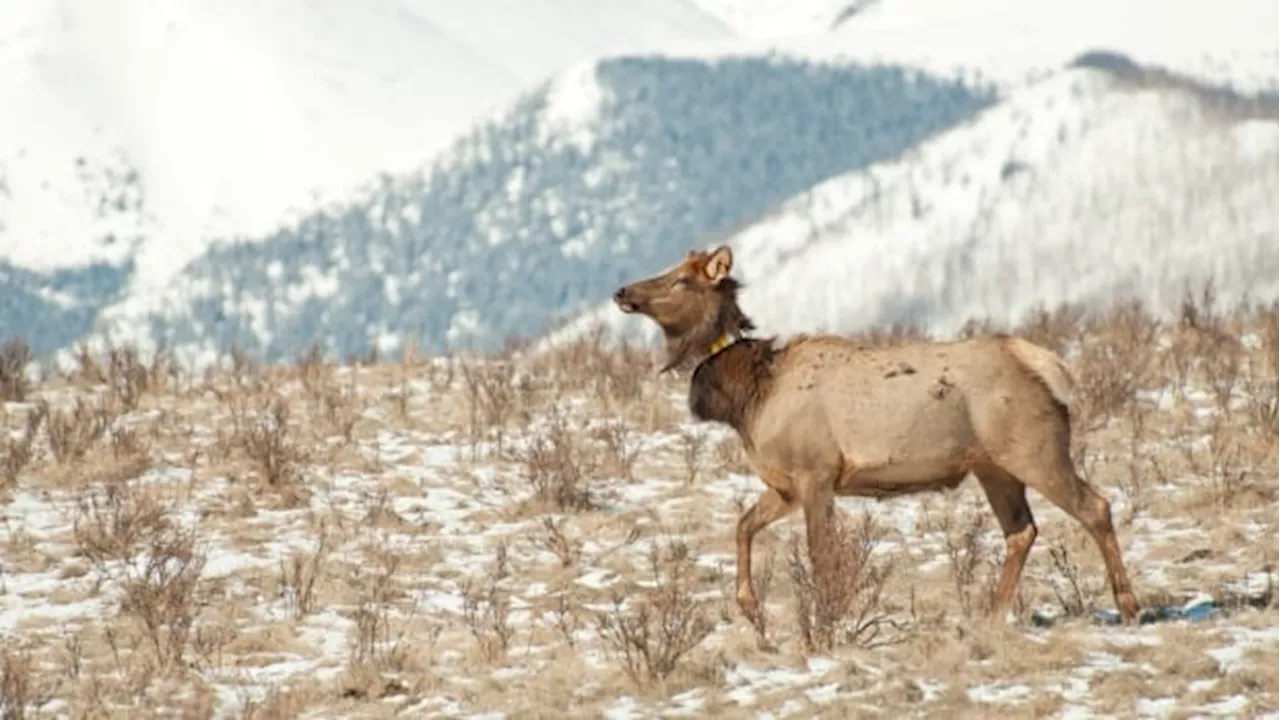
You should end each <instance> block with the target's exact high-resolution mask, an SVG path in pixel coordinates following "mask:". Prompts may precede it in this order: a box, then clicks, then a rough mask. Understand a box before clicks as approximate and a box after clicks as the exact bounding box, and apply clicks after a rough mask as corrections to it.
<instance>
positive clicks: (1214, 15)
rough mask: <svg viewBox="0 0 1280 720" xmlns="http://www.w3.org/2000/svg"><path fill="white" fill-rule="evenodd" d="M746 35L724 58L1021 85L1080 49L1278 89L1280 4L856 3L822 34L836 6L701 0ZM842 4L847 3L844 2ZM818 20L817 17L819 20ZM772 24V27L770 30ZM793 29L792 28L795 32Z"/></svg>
mask: <svg viewBox="0 0 1280 720" xmlns="http://www.w3.org/2000/svg"><path fill="white" fill-rule="evenodd" d="M701 2H702V4H703V6H704V7H708V8H712V7H719V8H721V10H720V11H719V12H721V13H723V15H722V16H723V17H726V18H733V20H732V21H730V24H732V25H735V26H738V27H750V28H752V29H751V30H749V31H745V32H744V34H747V35H749V36H752V37H753V39H752V40H748V41H744V42H742V43H739V44H736V45H731V46H730V45H720V46H718V47H717V48H716V50H715V52H719V53H723V54H737V53H754V52H763V51H765V50H774V51H777V52H783V53H788V54H796V55H802V56H805V57H811V58H827V59H833V60H835V59H846V60H858V61H863V62H873V61H879V62H886V63H890V64H899V65H905V66H911V67H918V68H921V69H926V70H930V71H933V72H936V73H940V74H951V73H957V72H961V73H979V74H980V75H981V77H982V79H983V80H985V81H990V82H997V83H1000V84H1004V85H1008V86H1011V87H1013V86H1018V85H1023V84H1026V83H1027V82H1029V81H1033V80H1035V79H1038V78H1043V77H1044V76H1045V75H1047V74H1048V73H1050V72H1052V71H1055V70H1057V69H1060V68H1062V67H1064V66H1066V65H1067V64H1068V63H1070V62H1071V61H1073V60H1074V59H1076V58H1077V57H1078V56H1080V55H1082V54H1084V53H1087V52H1093V51H1099V50H1106V51H1111V52H1116V53H1123V54H1126V55H1128V56H1129V57H1130V59H1131V60H1133V61H1135V62H1137V63H1139V64H1142V65H1155V66H1159V67H1163V68H1165V69H1168V70H1171V71H1176V72H1179V73H1185V74H1188V75H1191V76H1193V77H1196V78H1198V79H1200V80H1203V81H1205V82H1210V83H1215V84H1229V85H1232V86H1234V87H1236V88H1238V89H1269V90H1271V91H1275V89H1276V87H1277V64H1278V63H1280V47H1278V46H1280V43H1278V42H1277V37H1276V27H1277V25H1280V8H1278V7H1277V5H1276V3H1274V2H1266V1H1265V0H1226V1H1225V2H1222V3H1217V4H1215V5H1214V6H1213V8H1212V10H1209V9H1208V6H1204V5H1197V4H1192V3H1177V4H1169V3H1164V2H1159V1H1158V0H1131V1H1130V2H1125V3H1121V4H1116V3H1112V2H1108V0H1080V1H1079V2H1072V3H1060V2H1049V1H1047V0H1033V1H1028V0H970V1H969V2H963V3H957V2H953V1H952V0H878V1H871V2H863V3H856V2H852V1H851V2H848V3H841V5H843V6H844V7H850V6H853V5H861V6H862V7H861V9H859V10H858V11H857V12H856V13H855V14H853V15H852V16H851V17H849V18H848V19H847V20H845V21H844V22H842V23H840V24H839V26H838V27H836V28H835V29H834V30H832V31H829V32H816V29H817V28H816V26H815V23H814V22H812V20H810V21H807V22H805V21H799V19H800V18H805V17H808V18H825V17H827V16H828V15H830V14H831V13H830V11H829V9H828V8H830V7H831V6H833V5H836V4H837V3H831V2H824V1H823V0H805V1H804V2H799V3H796V4H794V5H791V4H790V3H786V4H787V5H791V7H792V8H794V12H795V15H791V16H790V17H789V18H788V19H785V20H784V19H782V18H780V17H779V15H781V14H783V13H785V12H786V11H783V10H782V9H781V7H780V6H781V5H782V4H783V0H701ZM842 9H843V8H842ZM821 24H825V20H824V21H822V23H821ZM768 28H774V29H775V30H774V31H770V30H769V29H768ZM792 33H796V34H794V35H793V34H792Z"/></svg>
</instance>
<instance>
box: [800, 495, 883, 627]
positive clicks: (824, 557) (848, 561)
mask: <svg viewBox="0 0 1280 720" xmlns="http://www.w3.org/2000/svg"><path fill="white" fill-rule="evenodd" d="M831 520H832V527H831V529H830V530H831V531H830V532H829V534H828V535H827V539H828V541H829V542H830V543H831V545H830V546H827V547H820V548H819V549H818V551H817V552H816V553H813V555H816V556H817V559H818V560H819V561H820V562H819V566H818V567H816V568H815V567H813V566H812V563H811V562H810V553H808V552H806V551H807V545H808V543H807V541H806V540H805V538H804V535H803V534H802V533H799V532H796V533H792V535H791V540H790V543H789V545H788V549H789V552H788V556H787V568H788V574H789V575H790V576H791V584H792V588H793V590H794V592H795V597H796V619H797V621H798V624H799V629H800V638H801V641H802V642H803V643H804V646H805V648H806V649H807V650H808V651H809V652H828V651H830V650H831V649H833V648H835V647H839V646H844V645H853V646H857V647H878V646H881V645H886V644H889V643H892V642H895V641H896V640H897V638H896V637H895V635H896V634H897V633H896V632H894V631H896V630H897V629H898V628H897V626H896V625H895V624H894V623H893V621H892V620H891V618H890V617H889V614H888V613H887V612H886V610H885V608H884V604H883V602H884V590H885V583H886V582H887V581H888V579H889V573H890V571H891V568H892V564H891V563H890V562H888V561H881V562H877V561H875V560H874V559H873V558H872V551H873V548H874V545H875V543H876V542H877V541H878V540H879V539H881V538H882V537H883V531H882V530H881V529H880V528H879V527H877V526H876V524H875V521H874V520H873V518H872V517H871V515H870V514H869V513H864V514H863V515H862V516H861V517H860V518H859V520H858V521H857V522H856V523H852V524H851V523H849V522H848V521H847V520H846V519H845V517H844V513H842V512H840V511H839V509H838V508H837V509H836V510H835V512H833V513H832V518H831Z"/></svg>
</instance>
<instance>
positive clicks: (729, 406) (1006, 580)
mask: <svg viewBox="0 0 1280 720" xmlns="http://www.w3.org/2000/svg"><path fill="white" fill-rule="evenodd" d="M732 268H733V254H732V251H731V250H730V249H729V247H728V246H720V247H718V248H716V249H714V250H713V251H710V252H706V251H700V250H694V251H691V252H689V253H688V255H687V256H686V257H685V259H684V261H683V262H681V263H680V264H678V265H675V266H674V267H672V268H670V269H668V270H667V271H666V272H664V273H662V274H661V275H657V276H656V277H651V278H648V279H645V280H639V281H636V282H633V283H631V284H629V285H626V286H624V287H622V288H621V289H619V290H618V291H617V293H616V294H615V295H614V297H613V300H614V303H615V304H616V305H617V307H618V308H619V309H620V310H621V311H622V312H624V313H638V314H640V315H643V316H646V317H648V318H650V319H652V320H653V321H654V322H656V323H657V324H658V326H659V327H660V328H661V329H662V332H663V335H664V338H665V349H666V365H665V366H664V367H663V369H662V371H663V372H665V371H667V370H676V371H680V372H689V371H691V373H690V375H691V377H690V384H689V410H690V412H691V413H692V414H693V416H694V417H695V418H697V419H698V420H700V421H710V422H717V423H722V424H725V425H728V426H729V427H732V428H733V429H734V430H735V431H736V432H737V434H738V436H739V437H740V438H741V440H742V443H743V447H744V449H745V451H746V454H747V457H748V459H749V461H750V464H751V467H752V469H753V470H754V472H755V474H756V475H758V476H759V477H760V479H761V480H762V481H763V482H764V485H765V486H766V489H765V490H764V491H763V492H762V493H761V495H760V497H759V499H758V500H757V501H756V503H755V504H754V505H753V506H751V507H750V508H749V509H748V510H747V511H746V512H744V513H743V515H742V517H741V518H740V519H739V521H738V525H737V601H738V606H739V608H740V609H741V611H742V613H743V615H744V616H745V617H746V618H747V619H748V620H750V621H752V622H755V621H756V620H757V618H758V611H759V608H758V606H757V600H756V596H755V591H754V589H753V587H752V584H751V546H752V540H753V539H754V537H755V535H756V533H758V532H760V531H761V530H762V529H764V528H765V527H767V526H768V525H769V524H770V523H773V522H775V521H777V520H780V519H782V518H785V517H787V516H788V515H790V514H791V513H792V512H793V511H794V510H795V509H796V508H800V509H802V510H803V513H804V519H805V530H806V534H807V540H808V546H809V553H810V560H811V562H812V563H813V566H814V571H815V573H817V572H819V571H820V570H821V569H822V568H825V567H828V566H829V561H828V559H827V558H824V557H823V555H824V554H825V555H830V553H822V552H819V550H818V549H819V548H822V547H830V542H831V537H832V536H830V535H828V532H829V531H830V529H831V527H832V521H833V520H834V510H835V497H836V496H845V497H864V498H875V499H884V498H893V497H899V496H905V495H912V494H915V493H920V492H926V491H943V490H953V489H955V488H956V487H958V486H959V485H960V483H962V482H963V481H964V480H965V479H966V478H968V476H969V475H970V473H972V474H973V475H974V476H976V477H977V480H978V483H979V484H980V485H981V486H982V490H983V492H984V493H985V494H986V497H987V500H988V502H989V503H990V505H991V509H992V511H993V512H994V513H995V516H996V518H997V520H998V521H999V523H1000V528H1001V530H1002V531H1003V533H1004V538H1005V548H1006V551H1005V560H1004V565H1003V567H1002V570H1001V576H1000V581H999V584H998V585H997V588H996V591H995V596H994V598H993V599H994V602H993V603H992V610H993V611H999V612H1000V614H1001V615H1002V616H1003V614H1004V611H1007V610H1009V608H1010V606H1011V604H1012V602H1013V599H1014V595H1015V592H1016V590H1017V585H1018V581H1019V579H1020V577H1021V575H1022V569H1023V566H1024V565H1025V564H1026V560H1027V555H1028V553H1029V552H1030V550H1031V546H1032V544H1033V543H1034V542H1035V539H1036V534H1037V530H1036V524H1035V520H1034V518H1032V515H1031V508H1030V506H1029V505H1028V504H1027V488H1028V487H1030V488H1034V489H1035V490H1036V491H1037V492H1039V493H1040V494H1041V495H1042V496H1044V497H1045V498H1047V499H1048V500H1049V501H1051V502H1052V503H1054V504H1055V505H1057V506H1058V507H1060V508H1062V509H1063V510H1064V511H1066V513H1067V514H1068V515H1070V516H1071V517H1073V518H1075V519H1076V520H1077V521H1078V522H1080V523H1081V524H1082V525H1083V526H1084V527H1085V528H1086V529H1087V530H1088V532H1089V534H1090V535H1092V537H1093V539H1094V540H1095V541H1096V542H1097V545H1098V548H1099V549H1100V550H1101V553H1102V558H1103V561H1104V562H1105V563H1106V569H1107V575H1108V579H1109V581H1110V584H1111V591H1112V594H1113V596H1114V597H1115V602H1116V606H1117V608H1119V610H1120V613H1121V616H1122V617H1123V619H1124V621H1125V623H1126V624H1131V623H1132V622H1133V621H1134V620H1135V619H1136V617H1137V615H1138V611H1139V606H1138V602H1137V600H1136V599H1135V598H1134V594H1133V590H1132V588H1131V587H1130V585H1129V579H1128V576H1127V574H1126V572H1125V568H1124V562H1123V561H1122V559H1121V557H1120V547H1119V544H1118V542H1117V539H1116V533H1115V528H1114V527H1113V525H1112V519H1111V506H1110V503H1109V502H1108V501H1107V500H1106V498H1104V497H1103V496H1102V495H1100V494H1099V493H1098V492H1097V491H1096V490H1094V489H1093V488H1092V487H1090V485H1089V484H1088V483H1087V482H1085V481H1084V480H1083V479H1082V478H1081V477H1080V475H1079V474H1077V472H1076V470H1075V468H1074V466H1073V465H1072V461H1071V455H1070V444H1071V425H1070V414H1069V408H1070V401H1071V392H1072V389H1073V386H1074V380H1073V378H1072V376H1071V374H1070V372H1069V371H1068V369H1067V368H1066V366H1065V365H1064V364H1063V362H1062V360H1061V358H1059V357H1058V355H1056V354H1054V353H1053V352H1052V351H1050V350H1047V349H1045V348H1043V347H1040V346H1039V345H1035V344H1033V343H1030V342H1028V341H1026V340H1023V339H1020V338H1016V337H1012V336H1009V335H1003V334H989V335H985V336H980V337H975V338H970V339H966V340H961V341H955V342H932V341H926V342H915V343H911V344H906V345H899V346H894V347H869V346H864V345H859V344H857V343H856V342H854V341H853V340H851V339H849V338H845V337H840V336H836V335H818V334H814V335H798V336H796V337H794V338H792V339H791V340H789V341H788V342H786V343H784V344H779V343H778V342H777V340H776V338H772V337H771V338H751V337H747V336H746V335H747V333H748V332H749V331H751V330H753V329H755V326H754V324H753V323H752V322H751V320H750V319H749V318H748V317H747V316H746V314H744V313H743V311H742V309H741V308H740V307H739V306H738V290H739V289H740V287H741V284H740V283H739V282H738V281H737V280H735V279H734V278H733V277H732V276H731V275H730V271H731V270H732Z"/></svg>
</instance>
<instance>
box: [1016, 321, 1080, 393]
mask: <svg viewBox="0 0 1280 720" xmlns="http://www.w3.org/2000/svg"><path fill="white" fill-rule="evenodd" d="M1005 347H1006V348H1007V349H1008V350H1009V353H1010V354H1012V355H1013V357H1014V359H1016V360H1017V361H1018V362H1019V363H1020V364H1021V365H1022V366H1023V367H1024V368H1026V369H1027V370H1028V371H1029V372H1030V373H1031V374H1032V375H1035V376H1036V378H1037V379H1038V380H1039V381H1040V382H1041V383H1043V384H1044V386H1045V388H1047V389H1048V390H1049V394H1051V395H1053V399H1054V400H1057V401H1058V404H1059V405H1061V406H1062V409H1063V410H1065V411H1067V412H1070V410H1071V400H1072V396H1073V395H1074V394H1075V387H1076V381H1075V378H1074V377H1073V376H1072V375H1071V370H1070V369H1068V368H1067V365H1066V363H1065V362H1063V361H1062V358H1061V357H1059V356H1058V354H1057V353H1055V352H1053V351H1052V350H1049V349H1048V348H1044V347H1041V346H1039V345H1036V344H1035V343H1032V342H1029V341H1027V340H1023V339H1022V338H1018V337H1011V338H1009V339H1008V340H1007V341H1006V342H1005Z"/></svg>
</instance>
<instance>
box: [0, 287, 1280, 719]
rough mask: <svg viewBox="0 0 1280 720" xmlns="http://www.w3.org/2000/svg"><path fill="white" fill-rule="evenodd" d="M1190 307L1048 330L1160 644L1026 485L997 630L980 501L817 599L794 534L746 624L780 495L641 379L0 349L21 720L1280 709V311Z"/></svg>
mask: <svg viewBox="0 0 1280 720" xmlns="http://www.w3.org/2000/svg"><path fill="white" fill-rule="evenodd" d="M1193 316H1194V318H1195V322H1194V323H1185V324H1178V325H1169V324H1161V323H1158V322H1155V321H1154V320H1153V319H1152V318H1149V317H1145V316H1143V315H1142V314H1141V313H1135V312H1132V311H1129V310H1125V311H1122V312H1118V313H1114V314H1110V315H1107V316H1104V317H1101V318H1092V319H1089V320H1086V321H1084V322H1078V321H1076V320H1074V319H1073V318H1072V317H1071V316H1070V314H1069V313H1068V314H1062V315H1058V316H1055V318H1054V319H1053V321H1052V322H1050V323H1034V324H1032V325H1030V326H1028V327H1026V328H1023V331H1024V332H1028V333H1031V336H1032V337H1034V338H1035V339H1036V340H1038V341H1040V342H1044V343H1046V344H1049V345H1052V346H1055V347H1063V346H1074V347H1080V348H1084V351H1083V352H1081V353H1077V354H1075V355H1073V356H1072V357H1071V358H1069V360H1068V362H1069V363H1070V366H1071V369H1072V371H1073V372H1074V373H1075V374H1076V376H1077V377H1078V378H1079V380H1080V383H1079V386H1078V389H1079V390H1078V393H1077V395H1076V398H1077V401H1078V404H1077V406H1076V407H1077V408H1080V409H1082V410H1083V412H1076V413H1073V417H1075V419H1076V428H1077V429H1076V433H1077V434H1076V436H1075V438H1076V442H1075V443H1074V444H1073V446H1074V447H1073V453H1072V454H1073V458H1075V459H1077V466H1078V468H1079V470H1080V472H1081V473H1083V474H1084V475H1085V476H1086V477H1088V478H1089V480H1090V482H1091V483H1093V484H1094V485H1095V486H1096V487H1097V488H1098V489H1099V490H1100V491H1101V492H1102V493H1103V494H1104V495H1105V496H1106V497H1107V498H1108V499H1109V500H1110V502H1111V507H1112V514H1113V517H1114V523H1115V527H1116V530H1117V534H1118V539H1119V546H1120V548H1121V552H1122V553H1123V555H1124V559H1125V562H1126V564H1127V566H1128V568H1129V575H1130V577H1131V578H1132V581H1133V585H1134V590H1135V591H1136V593H1137V596H1138V599H1139V601H1140V603H1141V604H1142V606H1143V607H1144V608H1145V609H1147V610H1148V611H1150V613H1151V617H1152V619H1153V620H1154V621H1153V622H1151V623H1150V624H1142V625H1138V626H1131V627H1118V626H1112V625H1109V624H1108V622H1109V621H1110V618H1111V614H1112V613H1113V610H1112V608H1113V605H1114V603H1113V600H1112V597H1111V593H1110V592H1109V591H1108V589H1107V584H1106V579H1105V577H1106V575H1105V569H1104V566H1103V563H1102V561H1101V556H1100V553H1099V552H1098V548H1097V545H1096V544H1095V543H1094V541H1093V539H1092V538H1091V537H1090V536H1089V533H1088V532H1087V531H1086V530H1085V529H1084V528H1082V527H1081V526H1080V524H1079V523H1077V522H1075V521H1074V520H1072V519H1071V518H1070V517H1068V516H1067V515H1066V514H1065V513H1064V512H1062V511H1061V510H1060V509H1059V508H1057V507H1056V506H1054V505H1053V504H1052V503H1050V502H1049V501H1047V500H1046V499H1045V498H1044V497H1042V496H1041V495H1039V494H1038V493H1036V492H1032V493H1030V494H1029V501H1030V503H1031V506H1032V512H1033V513H1034V516H1035V519H1036V522H1037V525H1038V527H1039V533H1038V535H1039V537H1038V539H1037V541H1036V543H1035V546H1034V548H1033V549H1032V550H1031V553H1030V556H1029V559H1028V562H1027V565H1026V569H1025V572H1024V573H1023V574H1022V579H1021V581H1020V585H1019V588H1020V592H1019V602H1018V604H1017V609H1016V613H1015V615H1014V617H1013V619H1012V620H1011V621H1010V624H1009V626H1008V627H1005V628H1001V627H999V625H998V624H996V625H994V626H993V625H990V624H988V623H989V618H988V616H987V608H988V604H987V603H988V598H990V596H991V594H992V592H993V591H994V589H995V586H996V584H997V582H998V580H999V574H1000V571H999V568H1000V564H1001V561H1002V555H1003V554H1004V553H1005V542H1004V539H1003V537H1002V533H1001V531H1000V527H999V524H998V523H997V522H996V520H995V517H994V516H993V514H992V512H991V510H990V507H989V504H988V502H987V500H986V498H985V497H984V496H983V492H982V490H981V489H980V487H979V485H978V483H976V482H973V481H970V482H968V483H966V484H964V485H962V486H960V487H959V488H958V489H956V490H955V491H953V492H948V493H944V494H939V493H925V494H923V495H918V496H915V497H907V498H899V499H893V500H886V501H883V502H876V501H873V500H868V499H857V498H845V499H842V500H841V501H840V514H839V517H840V518H841V519H842V521H843V523H844V528H845V529H846V532H847V534H846V535H845V537H846V538H848V545H847V546H846V547H847V548H848V553H847V555H846V557H847V558H848V564H844V565H843V567H846V568H850V572H849V573H848V574H842V575H841V576H840V579H842V580H844V582H837V583H818V582H815V577H814V574H813V571H812V567H811V566H810V564H809V560H808V557H807V555H808V554H807V552H806V546H805V530H804V527H805V526H804V520H803V519H802V518H801V517H800V514H799V513H795V514H793V515H791V516H790V517H788V518H785V519H782V520H779V521H778V522H776V523H774V524H773V525H771V526H769V527H768V528H766V529H765V530H764V531H762V532H760V533H759V534H758V535H757V536H756V538H755V541H754V552H753V555H754V562H753V570H754V572H753V578H754V581H755V584H756V587H757V588H758V594H759V596H760V597H761V600H762V607H763V608H764V610H765V615H764V619H763V620H762V621H761V622H760V623H759V624H756V625H753V624H752V623H749V622H748V621H747V620H746V619H745V618H744V617H743V616H742V614H741V612H740V611H739V609H738V607H737V604H736V602H735V596H736V593H735V577H736V571H735V561H734V554H735V542H734V534H735V533H734V529H733V528H734V526H735V523H736V522H737V521H738V518H739V516H740V515H741V513H742V512H743V510H744V507H745V506H746V504H747V503H749V502H751V501H752V500H753V499H754V498H756V497H757V496H758V493H759V492H760V490H761V489H762V487H763V485H762V484H761V482H760V480H759V479H758V478H756V477H755V476H754V475H753V474H752V471H751V470H750V469H749V468H748V466H747V465H746V463H745V461H744V457H743V455H742V451H741V444H740V442H739V441H738V440H737V439H736V438H735V437H732V435H731V433H728V432H725V431H723V429H721V428H715V427H707V426H706V425H702V424H695V423H692V422H691V421H690V416H689V412H688V409H687V407H686V403H685V398H684V395H683V393H684V392H686V391H687V384H686V383H687V380H686V379H684V378H677V377H669V376H659V375H658V374H657V373H656V372H655V365H654V362H653V360H654V358H652V357H650V356H648V355H646V354H640V353H635V352H632V353H625V354H624V353H610V352H602V351H601V348H599V347H598V346H595V345H592V344H583V345H577V346H573V347H570V348H566V349H565V352H563V353H557V354H552V355H549V356H542V357H538V358H524V359H516V360H514V361H512V360H496V361H494V360H477V359H468V358H463V357H456V356H455V357H451V358H438V359H424V358H422V357H421V356H415V355H414V354H413V353H405V354H404V356H403V357H402V359H400V360H399V361H396V360H384V361H383V362H381V363H378V364H375V365H372V366H370V365H347V366H333V365H329V364H325V363H322V362H318V361H317V359H316V358H315V357H308V358H304V359H302V361H301V362H298V363H291V364H285V365H282V366H273V367H266V368H263V367H257V366H254V365H253V364H243V365H240V366H238V367H236V368H234V369H226V368H223V369H220V370H214V371H213V372H209V373H201V372H192V371H191V368H184V367H175V366H173V365H171V364H168V363H165V362H160V363H157V364H156V365H154V366H149V367H148V366H139V365H138V364H137V363H136V360H133V359H131V358H130V357H129V356H128V355H125V354H123V353H117V354H116V355H115V356H114V358H113V359H111V360H110V361H108V358H94V357H92V356H87V357H85V358H84V359H83V362H81V363H80V364H78V365H77V366H76V367H75V368H73V370H72V372H70V373H69V374H67V375H66V376H65V377H57V378H49V379H47V380H46V381H45V382H43V383H41V384H39V385H36V386H32V387H22V388H18V387H17V386H16V383H13V382H12V381H13V379H14V377H13V376H12V375H7V374H6V373H5V370H6V368H8V367H10V366H9V365H8V364H6V363H5V362H3V359H4V358H3V356H0V459H3V462H0V587H3V590H4V591H3V592H0V713H3V714H6V715H8V716H10V717H50V716H56V717H85V716H111V717H119V716H136V717H157V716H159V717H183V718H187V717H196V718H218V719H219V720H221V719H222V718H253V719H256V720H275V719H277V718H278V719H280V720H283V719H284V718H298V717H306V718H315V719H317V720H319V719H321V718H350V717H383V718H389V717H396V718H413V719H415V720H416V719H418V718H449V719H456V718H465V717H470V718H480V717H484V718H494V719H495V720H496V719H497V718H525V717H530V716H536V715H543V716H547V715H553V716H556V717H570V718H618V719H621V718H660V717H661V718H668V717H690V716H697V717H715V718H731V719H734V720H739V719H741V720H746V719H748V718H760V717H793V718H849V717H872V716H882V717H894V718H898V717H930V718H932V717H947V718H962V719H964V720H969V719H971V718H972V719H974V720H977V719H980V718H991V717H1098V716H1104V717H1133V716H1139V717H1166V716H1172V717H1237V718H1241V717H1248V718H1265V717H1273V716H1274V715H1275V712H1276V709H1277V701H1278V700H1280V698H1278V697H1277V688H1276V684H1275V679H1276V676H1277V662H1278V661H1280V653H1278V652H1277V640H1278V639H1280V637H1278V632H1277V626H1276V570H1275V568H1276V558H1277V539H1278V538H1280V528H1278V527H1277V519H1278V518H1280V515H1278V513H1277V482H1276V440H1277V426H1276V414H1275V411H1276V407H1277V396H1276V392H1277V380H1276V373H1277V345H1276V333H1277V328H1278V326H1277V318H1276V313H1275V309H1274V307H1273V308H1272V309H1270V310H1269V311H1266V312H1262V313H1237V314H1233V315H1230V316H1220V315H1214V314H1213V313H1211V312H1208V309H1207V308H1205V307H1203V306H1197V307H1196V308H1195V312H1194V313H1193ZM880 339H881V340H882V341H883V340H884V336H883V335H882V336H881V338H880ZM866 340H867V341H868V342H875V341H876V340H875V338H866ZM531 706H532V709H531Z"/></svg>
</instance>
